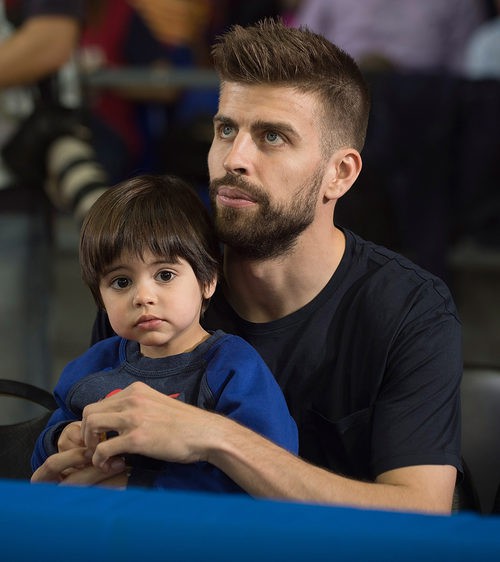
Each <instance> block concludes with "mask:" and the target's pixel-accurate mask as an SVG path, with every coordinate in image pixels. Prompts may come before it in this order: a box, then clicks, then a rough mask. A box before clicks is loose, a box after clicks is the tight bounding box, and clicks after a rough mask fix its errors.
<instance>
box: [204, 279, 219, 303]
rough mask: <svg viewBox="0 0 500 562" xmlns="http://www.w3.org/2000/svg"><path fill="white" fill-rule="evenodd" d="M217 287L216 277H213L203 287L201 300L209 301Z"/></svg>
mask: <svg viewBox="0 0 500 562" xmlns="http://www.w3.org/2000/svg"><path fill="white" fill-rule="evenodd" d="M216 287H217V277H214V278H213V279H212V281H210V283H207V284H206V285H205V286H204V287H203V298H204V299H209V298H210V297H211V296H212V295H213V294H214V293H215V288H216Z"/></svg>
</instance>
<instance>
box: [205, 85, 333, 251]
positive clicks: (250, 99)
mask: <svg viewBox="0 0 500 562" xmlns="http://www.w3.org/2000/svg"><path fill="white" fill-rule="evenodd" d="M317 103H318V102H317V101H316V99H315V98H314V97H313V96H312V95H309V94H303V93H299V92H297V91H295V90H293V89H291V88H285V87H271V86H243V85H240V84H236V83H226V84H225V85H224V86H223V88H222V91H221V96H220V102H219V111H218V113H217V115H216V116H215V118H214V125H215V134H214V140H213V143H212V146H211V148H210V152H209V156H208V165H209V172H210V198H211V201H212V205H213V208H214V212H215V222H216V227H217V232H218V235H219V237H220V239H221V241H222V242H224V243H225V244H227V245H228V246H230V247H232V248H234V249H235V250H236V251H237V252H238V253H239V254H240V255H242V256H243V257H247V258H250V259H266V258H273V257H277V256H280V255H284V254H286V253H287V252H288V251H289V250H290V249H291V248H292V247H293V245H294V243H295V241H296V239H297V237H298V236H299V235H300V234H301V233H302V232H303V231H304V230H305V229H306V228H307V227H308V226H309V225H310V224H311V223H312V222H313V221H314V218H315V214H316V207H317V204H318V201H319V198H320V192H321V187H322V180H323V169H324V162H323V160H322V154H321V149H320V130H321V129H320V124H319V121H318V117H317V116H318V113H319V112H318V110H317Z"/></svg>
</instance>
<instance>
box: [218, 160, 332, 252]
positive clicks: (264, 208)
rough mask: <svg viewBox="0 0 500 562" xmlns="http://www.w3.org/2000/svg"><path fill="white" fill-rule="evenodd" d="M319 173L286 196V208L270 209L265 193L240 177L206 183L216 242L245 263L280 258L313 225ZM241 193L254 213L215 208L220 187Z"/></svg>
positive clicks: (319, 181) (320, 172)
mask: <svg viewBox="0 0 500 562" xmlns="http://www.w3.org/2000/svg"><path fill="white" fill-rule="evenodd" d="M322 179H323V170H322V169H317V170H316V172H315V173H314V174H313V175H312V177H311V178H310V179H309V180H308V181H306V182H304V184H302V186H300V187H299V189H298V190H297V191H296V192H295V193H294V194H292V195H291V196H290V200H289V202H288V203H287V204H283V203H282V204H275V205H272V204H271V201H270V199H269V197H268V195H267V193H265V192H263V191H262V190H261V189H260V188H258V187H256V186H254V185H253V184H251V183H249V182H248V181H247V180H246V179H245V178H244V177H242V176H234V175H231V174H226V175H225V176H224V177H223V178H221V179H216V180H213V181H211V182H210V200H211V203H212V207H213V210H214V213H215V228H216V231H217V236H218V237H219V240H220V241H221V242H223V243H224V244H226V245H227V246H229V247H230V248H232V249H233V250H235V251H236V252H237V253H238V254H239V255H240V256H241V257H243V258H247V259H255V260H260V259H269V258H276V257H279V256H284V255H286V254H288V253H289V252H290V251H291V250H292V249H293V247H294V245H295V243H296V241H297V238H298V236H299V235H300V234H301V233H302V232H304V230H305V229H306V228H307V227H308V226H309V225H310V224H311V223H312V222H313V220H314V215H315V211H316V204H317V196H318V192H319V189H320V186H321V182H322ZM223 185H224V186H231V187H236V188H240V189H242V190H243V191H244V192H245V193H247V194H248V195H249V196H250V197H251V198H252V199H253V200H254V201H255V203H256V204H257V205H258V210H257V213H253V212H250V213H246V212H245V210H244V209H243V210H240V209H235V208H232V207H217V206H216V196H217V189H218V188H219V187H220V186H223Z"/></svg>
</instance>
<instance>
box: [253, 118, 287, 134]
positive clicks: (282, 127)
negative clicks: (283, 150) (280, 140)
mask: <svg viewBox="0 0 500 562" xmlns="http://www.w3.org/2000/svg"><path fill="white" fill-rule="evenodd" d="M252 129H253V130H255V131H276V132H278V133H285V134H287V135H290V136H297V131H296V129H295V128H294V127H292V126H291V125H290V123H286V122H285V121H263V120H259V121H255V123H252Z"/></svg>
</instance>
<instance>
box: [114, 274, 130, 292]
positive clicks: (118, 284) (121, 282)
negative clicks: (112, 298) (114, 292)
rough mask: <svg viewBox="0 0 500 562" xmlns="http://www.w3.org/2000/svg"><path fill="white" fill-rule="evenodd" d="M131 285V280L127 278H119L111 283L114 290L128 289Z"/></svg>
mask: <svg viewBox="0 0 500 562" xmlns="http://www.w3.org/2000/svg"><path fill="white" fill-rule="evenodd" d="M129 285H130V279H128V278H127V277H117V278H116V279H113V281H112V282H111V287H113V289H126V288H127V287H128V286H129Z"/></svg>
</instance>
